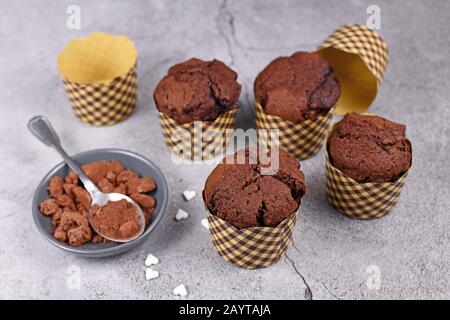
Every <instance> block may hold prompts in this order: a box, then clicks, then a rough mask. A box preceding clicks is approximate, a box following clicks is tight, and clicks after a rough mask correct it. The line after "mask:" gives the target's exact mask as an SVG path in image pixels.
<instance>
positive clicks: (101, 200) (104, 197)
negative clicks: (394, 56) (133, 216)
mask: <svg viewBox="0 0 450 320" xmlns="http://www.w3.org/2000/svg"><path fill="white" fill-rule="evenodd" d="M91 197H92V203H91V208H90V209H89V213H88V219H89V223H90V225H91V227H92V228H93V229H94V230H95V232H97V233H98V234H99V235H101V236H102V237H104V238H106V239H108V240H111V241H114V242H128V241H133V240H135V239H137V238H139V237H140V236H141V235H142V234H143V233H144V230H145V218H144V213H143V212H142V208H141V207H140V206H139V205H138V204H137V203H136V201H134V200H133V199H131V198H130V197H128V196H126V195H124V194H121V193H103V192H101V191H98V192H95V193H94V194H93V195H91ZM120 200H126V201H128V202H129V203H131V204H132V205H133V207H134V209H135V211H136V213H137V215H138V218H139V231H138V232H137V233H136V234H134V235H132V236H131V237H128V238H113V237H110V236H107V235H105V234H104V233H102V232H100V231H99V230H98V229H97V228H96V227H95V225H94V224H93V223H92V221H93V207H94V205H97V206H99V207H103V206H105V205H106V204H107V203H108V202H110V201H113V202H116V201H120Z"/></svg>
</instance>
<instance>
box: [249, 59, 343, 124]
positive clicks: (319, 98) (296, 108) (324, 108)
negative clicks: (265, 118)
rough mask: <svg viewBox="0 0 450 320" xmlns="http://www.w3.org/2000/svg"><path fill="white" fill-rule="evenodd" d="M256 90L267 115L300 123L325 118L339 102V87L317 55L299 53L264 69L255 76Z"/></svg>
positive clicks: (329, 68) (276, 60)
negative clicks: (320, 117)
mask: <svg viewBox="0 0 450 320" xmlns="http://www.w3.org/2000/svg"><path fill="white" fill-rule="evenodd" d="M254 91H255V99H256V102H257V103H259V104H260V105H261V106H262V108H263V109H264V112H265V113H266V114H270V115H274V116H278V117H281V118H282V119H284V120H289V121H291V122H293V123H299V122H302V121H304V120H308V119H309V120H315V119H317V118H318V117H319V116H323V115H326V114H327V113H328V111H329V110H330V109H331V108H332V107H333V106H334V105H335V104H336V102H337V100H338V99H339V95H340V85H339V81H338V79H337V78H336V76H335V75H334V71H333V69H332V68H331V66H330V65H329V64H328V63H327V62H326V61H325V60H324V59H323V58H321V57H320V56H319V55H318V54H316V53H308V52H296V53H294V54H293V55H291V56H290V57H280V58H277V59H275V60H273V61H272V62H271V63H270V64H269V65H268V66H267V67H266V68H264V70H263V71H261V73H260V74H259V75H258V76H257V77H256V80H255V85H254Z"/></svg>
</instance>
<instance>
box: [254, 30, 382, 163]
mask: <svg viewBox="0 0 450 320" xmlns="http://www.w3.org/2000/svg"><path fill="white" fill-rule="evenodd" d="M316 52H317V54H319V55H320V56H321V57H322V58H324V59H325V60H326V61H327V62H328V63H329V64H330V65H331V67H332V68H333V69H334V72H335V75H336V77H337V78H338V79H339V82H340V88H341V95H340V97H339V100H338V101H337V103H336V106H335V107H334V108H332V109H331V110H330V111H329V112H328V114H326V115H325V116H320V117H318V118H317V119H316V120H306V121H303V122H301V123H298V124H295V123H292V122H291V121H287V120H284V119H282V118H280V117H277V116H273V115H268V114H266V113H265V112H264V110H263V108H262V106H261V105H260V104H258V103H256V105H255V114H256V127H257V129H258V136H260V137H261V136H262V137H263V138H264V134H265V131H264V130H261V129H266V130H270V129H278V130H279V137H280V142H279V143H280V146H281V147H282V148H284V149H286V150H287V151H289V153H291V154H292V155H294V156H295V157H296V158H297V159H298V160H304V159H307V158H309V157H311V156H313V155H314V154H316V153H317V152H319V151H320V148H321V147H322V145H323V144H324V143H325V140H326V133H327V131H328V130H329V127H330V124H331V119H332V117H333V113H336V114H339V115H343V114H345V113H347V112H351V111H353V112H364V111H366V110H367V109H368V108H369V107H370V105H371V103H372V101H373V100H374V99H375V97H376V95H377V90H378V85H379V83H380V82H381V80H382V78H383V74H384V70H385V68H386V65H387V62H388V50H387V45H386V43H385V42H384V41H383V39H382V38H381V37H380V36H379V35H378V33H376V32H375V31H373V30H371V29H369V28H367V27H366V26H363V25H357V24H353V25H344V26H342V27H340V28H339V29H337V30H336V31H334V32H333V33H332V34H331V35H330V36H329V37H328V38H327V40H325V41H324V42H323V43H322V44H321V45H320V47H319V49H318V50H317V51H316ZM262 141H264V139H263V140H262Z"/></svg>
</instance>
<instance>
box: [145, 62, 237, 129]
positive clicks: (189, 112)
mask: <svg viewBox="0 0 450 320" xmlns="http://www.w3.org/2000/svg"><path fill="white" fill-rule="evenodd" d="M236 79H237V74H236V72H234V71H233V70H231V69H230V68H228V67H227V66H226V65H225V64H224V63H223V62H221V61H219V60H213V61H202V60H200V59H195V58H192V59H190V60H188V61H185V62H182V63H179V64H176V65H174V66H173V67H171V68H170V69H169V71H168V72H167V75H166V76H165V77H164V78H162V79H161V81H160V82H159V84H158V86H157V87H156V89H155V92H154V99H155V103H156V106H157V108H158V110H159V111H160V112H162V113H163V114H165V115H166V116H168V117H170V118H172V119H174V120H175V121H176V122H177V123H178V124H184V123H190V122H194V121H214V120H215V119H216V118H217V117H218V116H220V115H221V114H223V113H224V112H226V111H228V110H231V109H236V108H238V107H239V94H240V93H241V85H240V84H238V83H237V82H236Z"/></svg>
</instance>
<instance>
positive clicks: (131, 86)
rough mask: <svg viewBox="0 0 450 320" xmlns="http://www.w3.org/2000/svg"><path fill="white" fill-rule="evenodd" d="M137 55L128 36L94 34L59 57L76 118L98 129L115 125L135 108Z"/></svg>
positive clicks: (65, 49)
mask: <svg viewBox="0 0 450 320" xmlns="http://www.w3.org/2000/svg"><path fill="white" fill-rule="evenodd" d="M136 63H137V51H136V48H135V47H134V44H133V42H131V40H130V39H128V38H127V37H125V36H112V35H109V34H106V33H101V32H97V33H93V34H92V35H90V36H89V37H86V38H82V39H75V40H73V41H71V42H70V43H69V44H68V45H67V46H66V47H65V48H64V49H63V50H62V52H61V53H60V54H59V57H58V70H59V72H60V74H61V76H62V78H63V84H64V89H65V91H66V93H67V95H68V98H69V101H70V104H71V106H72V108H73V111H74V113H75V115H76V116H77V117H78V118H79V119H80V120H81V121H83V122H85V123H87V124H91V125H95V126H102V125H111V124H115V123H117V122H119V121H121V120H123V119H125V118H126V117H127V116H128V115H130V114H131V113H132V112H133V110H134V108H135V106H136V89H137V77H136V67H137V65H136Z"/></svg>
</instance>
